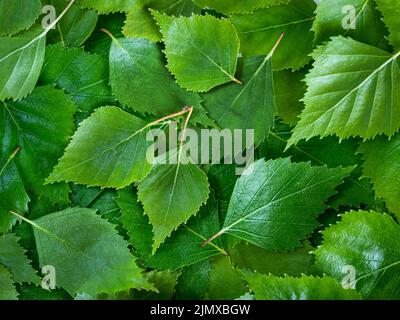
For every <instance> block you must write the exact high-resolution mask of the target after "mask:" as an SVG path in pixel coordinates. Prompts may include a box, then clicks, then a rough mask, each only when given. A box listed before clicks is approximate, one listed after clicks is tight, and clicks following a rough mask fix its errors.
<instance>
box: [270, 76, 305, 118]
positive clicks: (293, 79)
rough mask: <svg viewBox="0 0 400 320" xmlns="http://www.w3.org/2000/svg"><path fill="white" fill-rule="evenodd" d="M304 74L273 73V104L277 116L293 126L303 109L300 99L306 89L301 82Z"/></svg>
mask: <svg viewBox="0 0 400 320" xmlns="http://www.w3.org/2000/svg"><path fill="white" fill-rule="evenodd" d="M304 76H305V73H304V72H303V71H297V72H293V71H291V70H281V71H276V72H274V86H275V94H276V95H275V103H276V109H277V115H278V117H279V118H280V119H282V121H283V122H284V123H287V124H289V125H295V124H296V123H297V121H298V116H299V115H300V113H301V111H302V110H303V108H304V104H303V102H302V101H301V99H302V98H303V97H304V94H305V92H306V88H305V85H304V83H303V82H302V80H303V78H304Z"/></svg>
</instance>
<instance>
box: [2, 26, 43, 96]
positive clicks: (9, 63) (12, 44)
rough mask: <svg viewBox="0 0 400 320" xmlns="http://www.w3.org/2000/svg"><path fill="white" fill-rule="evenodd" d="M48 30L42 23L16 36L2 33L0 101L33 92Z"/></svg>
mask: <svg viewBox="0 0 400 320" xmlns="http://www.w3.org/2000/svg"><path fill="white" fill-rule="evenodd" d="M45 35H46V33H44V32H43V29H42V28H41V26H36V27H34V28H32V29H30V30H29V31H25V32H23V33H20V34H18V35H16V36H14V37H0V101H4V100H6V99H10V98H12V99H14V100H19V99H21V98H24V97H26V96H27V95H28V94H29V93H31V92H32V90H33V88H34V87H35V85H36V82H37V80H38V78H39V74H40V70H41V68H42V65H43V61H44V52H45V44H46V37H45Z"/></svg>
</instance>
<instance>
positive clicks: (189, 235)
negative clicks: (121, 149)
mask: <svg viewBox="0 0 400 320" xmlns="http://www.w3.org/2000/svg"><path fill="white" fill-rule="evenodd" d="M116 202H117V204H118V206H119V207H120V208H121V212H122V216H121V222H122V225H123V227H124V228H125V229H126V230H127V231H128V235H129V238H130V239H129V241H130V243H131V244H132V245H133V247H134V248H135V249H136V250H137V251H138V253H139V254H140V255H141V256H142V257H143V259H144V260H145V261H146V265H148V266H150V267H153V268H156V269H158V270H166V269H176V268H179V267H183V266H188V265H192V264H195V263H197V262H199V261H202V260H204V259H207V258H209V257H212V256H215V255H218V254H221V253H222V252H223V250H222V249H221V248H220V246H221V243H220V242H218V243H217V244H216V245H214V244H213V245H209V246H207V247H205V248H202V249H200V248H199V246H200V244H201V243H202V242H203V241H204V240H205V239H207V238H208V237H209V236H211V235H213V234H214V233H215V232H217V231H218V229H219V219H218V211H217V207H216V202H215V200H214V199H213V198H212V197H211V198H210V199H209V200H208V203H207V205H205V206H202V207H201V208H200V211H199V213H197V214H196V216H194V217H192V218H191V219H190V220H189V221H188V223H187V224H186V225H183V226H181V227H180V228H179V229H178V230H177V231H175V232H173V233H172V235H171V237H169V238H168V239H166V240H165V242H164V243H163V244H161V246H160V248H159V249H158V250H157V251H156V253H155V254H154V256H152V250H151V247H152V244H153V231H152V226H151V224H150V222H149V218H148V217H147V216H145V215H144V212H143V208H142V207H141V205H140V203H138V202H137V196H136V194H135V193H134V192H133V190H130V189H124V190H121V191H119V197H118V198H117V199H116ZM218 246H219V247H218ZM172 257H173V258H172Z"/></svg>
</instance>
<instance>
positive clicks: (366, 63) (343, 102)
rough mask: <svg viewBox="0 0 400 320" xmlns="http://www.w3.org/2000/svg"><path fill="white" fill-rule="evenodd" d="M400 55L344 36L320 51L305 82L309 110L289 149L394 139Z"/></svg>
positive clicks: (399, 107)
mask: <svg viewBox="0 0 400 320" xmlns="http://www.w3.org/2000/svg"><path fill="white" fill-rule="evenodd" d="M399 55H400V52H399V53H397V54H395V55H391V54H389V53H388V52H385V51H383V50H381V49H378V48H375V47H371V46H369V45H366V44H363V43H360V42H357V41H354V40H352V39H350V38H344V37H334V38H332V40H331V41H330V42H329V43H328V44H327V45H325V46H322V47H319V48H318V49H316V50H315V51H314V52H313V54H312V56H313V58H314V59H316V61H315V63H314V68H313V69H312V70H311V71H310V73H309V74H308V75H307V77H306V83H307V86H308V89H307V93H306V96H305V98H304V103H305V109H304V111H303V112H302V114H301V116H300V121H299V123H298V124H297V126H296V128H295V129H294V131H293V135H292V137H291V138H290V140H289V143H288V146H291V145H292V144H296V143H297V142H298V141H300V140H301V139H310V138H311V137H314V136H320V137H326V136H329V135H333V134H335V135H336V136H338V137H339V138H341V139H345V138H349V137H351V136H360V137H362V138H364V139H369V138H373V137H375V136H376V135H377V134H381V133H384V134H386V135H388V136H392V135H393V134H394V133H395V132H396V131H398V129H399V127H400V88H399V83H400V70H399V62H398V61H397V58H398V57H399Z"/></svg>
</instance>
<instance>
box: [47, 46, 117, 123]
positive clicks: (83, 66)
mask: <svg viewBox="0 0 400 320" xmlns="http://www.w3.org/2000/svg"><path fill="white" fill-rule="evenodd" d="M40 81H41V82H42V83H44V84H53V85H54V84H55V85H57V87H59V88H62V89H64V90H65V92H66V93H67V94H68V95H70V96H71V97H72V99H73V100H74V101H75V103H76V104H77V106H78V112H79V114H78V120H83V119H85V118H87V117H88V116H89V115H90V114H91V113H92V111H93V110H94V109H95V108H97V107H101V106H106V105H112V104H114V103H115V98H114V97H113V96H112V95H111V88H110V87H109V85H108V81H109V75H108V61H107V59H105V58H104V57H102V56H100V55H97V54H88V53H85V52H84V50H83V49H82V48H71V49H65V48H63V47H62V46H61V45H60V44H57V45H52V46H48V47H47V48H46V57H45V64H44V67H43V70H42V73H41V75H40Z"/></svg>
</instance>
